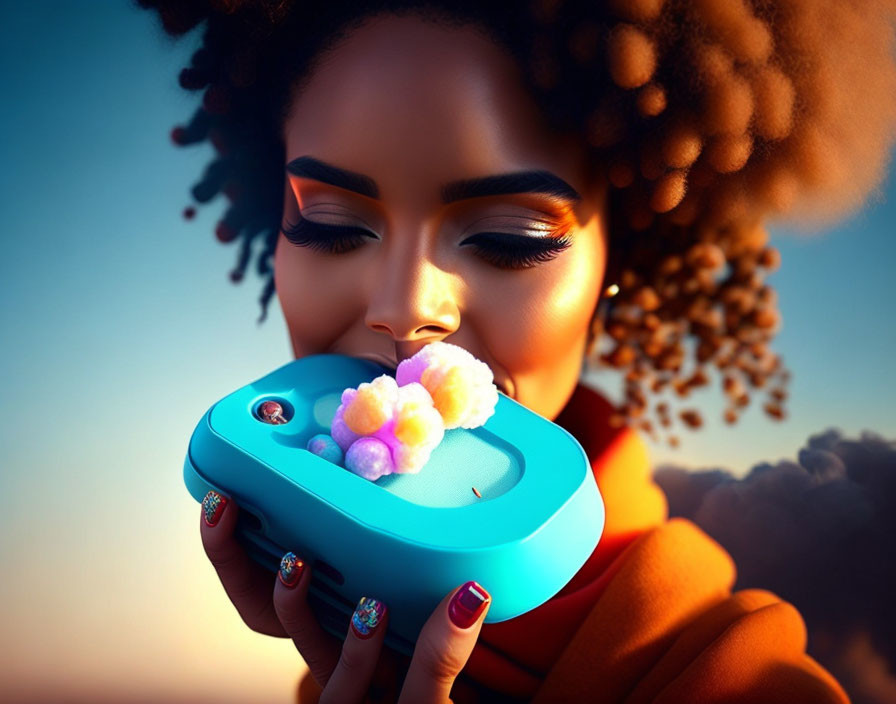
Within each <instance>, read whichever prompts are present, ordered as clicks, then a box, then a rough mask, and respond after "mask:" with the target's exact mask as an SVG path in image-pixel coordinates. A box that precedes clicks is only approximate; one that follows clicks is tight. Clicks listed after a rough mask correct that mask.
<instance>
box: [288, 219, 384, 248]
mask: <svg viewBox="0 0 896 704" xmlns="http://www.w3.org/2000/svg"><path fill="white" fill-rule="evenodd" d="M283 235H284V236H285V237H286V239H287V240H289V241H290V242H291V243H292V244H294V245H298V246H299V247H309V248H310V249H313V250H316V251H319V252H327V253H328V254H345V253H346V252H351V251H352V250H354V249H357V248H358V247H360V246H361V245H362V244H364V242H365V241H366V240H368V239H379V238H378V237H377V236H376V235H374V234H373V233H372V232H370V231H369V230H365V229H364V228H363V227H357V226H353V225H325V224H323V223H319V222H314V221H312V220H306V219H305V218H303V217H302V216H301V215H299V217H298V220H296V222H295V223H288V222H287V223H284V225H283Z"/></svg>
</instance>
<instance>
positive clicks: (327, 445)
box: [306, 433, 345, 465]
mask: <svg viewBox="0 0 896 704" xmlns="http://www.w3.org/2000/svg"><path fill="white" fill-rule="evenodd" d="M306 449H307V450H308V452H310V453H312V454H315V455H317V456H318V457H321V458H323V459H325V460H327V462H332V463H333V464H338V465H342V460H343V458H344V456H345V455H344V453H343V452H342V448H341V447H339V445H338V444H337V443H336V441H335V440H334V439H333V438H332V437H330V436H329V435H327V434H326V433H318V434H317V435H315V436H314V437H313V438H311V439H310V440H309V441H308V444H307V445H306Z"/></svg>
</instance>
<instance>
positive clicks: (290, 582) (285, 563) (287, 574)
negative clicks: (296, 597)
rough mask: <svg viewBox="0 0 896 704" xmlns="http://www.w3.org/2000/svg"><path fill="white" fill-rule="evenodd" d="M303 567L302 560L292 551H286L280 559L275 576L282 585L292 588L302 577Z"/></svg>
mask: <svg viewBox="0 0 896 704" xmlns="http://www.w3.org/2000/svg"><path fill="white" fill-rule="evenodd" d="M304 569H305V563H304V562H302V560H300V559H299V558H298V557H296V554H295V553H294V552H288V553H286V554H285V555H284V556H283V559H282V560H280V571H279V572H277V576H278V577H279V578H280V581H281V582H283V584H284V586H287V587H289V588H290V589H292V588H293V587H294V586H296V585H297V584H298V583H299V580H300V579H301V578H302V571H303V570H304Z"/></svg>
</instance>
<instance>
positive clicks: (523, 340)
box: [493, 246, 603, 375]
mask: <svg viewBox="0 0 896 704" xmlns="http://www.w3.org/2000/svg"><path fill="white" fill-rule="evenodd" d="M579 250H580V251H568V252H567V253H566V254H567V255H569V256H568V257H563V261H562V262H561V261H557V262H555V263H554V264H555V265H554V266H550V267H546V268H545V270H544V271H542V272H539V274H538V276H539V280H538V281H537V283H536V284H535V285H530V286H529V287H527V288H525V289H522V288H521V289H520V290H508V291H507V296H506V297H505V298H506V300H504V301H497V302H496V305H495V307H494V313H495V314H497V317H496V318H495V320H494V323H493V324H494V325H495V326H496V329H498V328H500V330H501V333H500V336H501V338H502V339H500V340H499V341H498V342H499V344H500V349H501V352H502V353H503V354H502V356H503V358H504V359H507V360H508V364H509V363H510V360H513V365H514V367H516V370H517V371H518V372H520V371H522V372H535V373H538V372H543V373H544V374H547V375H549V374H550V373H551V372H552V371H553V370H554V369H555V363H556V364H559V365H564V364H567V363H568V361H569V360H567V359H566V358H565V354H564V352H567V351H568V352H573V351H574V350H577V349H578V347H579V346H581V344H582V342H583V341H584V340H585V339H586V338H587V336H588V330H589V326H590V322H591V316H592V314H593V312H594V307H595V306H596V305H597V300H598V297H599V292H600V285H601V281H602V279H603V268H602V266H595V264H596V263H597V264H601V262H602V260H601V258H600V257H599V256H598V254H597V252H595V251H594V249H593V248H592V247H584V246H583V247H580V248H579ZM501 309H503V310H501ZM496 352H497V350H496ZM578 361H579V362H580V361H581V360H578Z"/></svg>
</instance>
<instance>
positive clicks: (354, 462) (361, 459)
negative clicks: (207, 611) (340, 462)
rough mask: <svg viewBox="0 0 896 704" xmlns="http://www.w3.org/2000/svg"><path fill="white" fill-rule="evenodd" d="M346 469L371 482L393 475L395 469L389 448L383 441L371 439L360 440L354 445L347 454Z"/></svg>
mask: <svg viewBox="0 0 896 704" xmlns="http://www.w3.org/2000/svg"><path fill="white" fill-rule="evenodd" d="M345 467H346V469H348V470H350V471H351V472H354V473H355V474H357V475H358V476H359V477H364V479H369V480H370V481H376V480H377V479H379V478H380V477H382V476H383V475H385V474H391V473H392V472H393V471H394V469H395V465H394V464H393V462H392V453H391V452H390V451H389V446H388V445H386V443H384V442H383V441H382V440H379V439H377V438H371V437H364V438H360V439H358V440H355V442H353V443H352V446H351V447H350V448H348V452H346V453H345Z"/></svg>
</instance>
